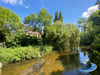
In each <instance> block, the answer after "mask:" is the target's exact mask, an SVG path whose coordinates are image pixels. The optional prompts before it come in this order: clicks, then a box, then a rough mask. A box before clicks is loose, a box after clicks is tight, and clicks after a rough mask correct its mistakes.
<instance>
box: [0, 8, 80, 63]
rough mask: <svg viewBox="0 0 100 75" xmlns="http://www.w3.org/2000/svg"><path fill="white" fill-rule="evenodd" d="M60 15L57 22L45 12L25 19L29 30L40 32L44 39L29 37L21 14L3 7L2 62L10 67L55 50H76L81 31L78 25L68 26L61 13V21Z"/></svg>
mask: <svg viewBox="0 0 100 75" xmlns="http://www.w3.org/2000/svg"><path fill="white" fill-rule="evenodd" d="M56 14H57V12H56V13H55V21H54V20H53V16H52V15H51V14H49V12H48V11H47V9H45V8H43V9H41V10H40V11H39V13H36V14H35V13H31V14H30V15H28V16H26V17H25V20H24V24H26V25H28V26H27V27H26V29H27V30H28V31H33V32H34V31H38V32H39V33H40V35H41V37H37V36H30V35H27V34H26V32H25V30H24V28H23V25H22V23H21V21H20V18H19V16H18V15H17V14H15V13H13V12H11V11H10V10H9V9H4V8H3V7H0V17H1V19H0V46H1V47H0V62H2V63H3V64H7V63H11V62H17V61H22V60H24V59H31V58H37V57H40V55H41V54H42V53H44V52H48V51H52V49H54V50H58V51H63V50H65V49H70V50H72V49H76V48H77V47H78V46H79V43H80V31H79V29H78V28H77V27H76V25H74V24H71V23H67V24H64V23H63V16H62V12H61V11H60V13H59V17H58V15H56ZM56 17H57V19H56ZM52 22H54V23H53V24H52Z"/></svg>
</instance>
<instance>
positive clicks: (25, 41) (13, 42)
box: [5, 33, 42, 48]
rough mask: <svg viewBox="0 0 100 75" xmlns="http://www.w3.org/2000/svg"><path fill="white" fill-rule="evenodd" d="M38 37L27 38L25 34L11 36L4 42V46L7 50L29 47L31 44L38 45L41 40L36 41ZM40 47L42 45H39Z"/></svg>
mask: <svg viewBox="0 0 100 75" xmlns="http://www.w3.org/2000/svg"><path fill="white" fill-rule="evenodd" d="M38 39H39V38H38V37H35V36H29V35H26V34H24V33H23V34H12V36H11V37H10V39H9V40H7V41H6V42H5V45H6V46H7V48H9V47H18V46H29V45H32V44H35V45H38V44H40V42H42V41H41V40H40V41H38ZM41 45H42V44H41Z"/></svg>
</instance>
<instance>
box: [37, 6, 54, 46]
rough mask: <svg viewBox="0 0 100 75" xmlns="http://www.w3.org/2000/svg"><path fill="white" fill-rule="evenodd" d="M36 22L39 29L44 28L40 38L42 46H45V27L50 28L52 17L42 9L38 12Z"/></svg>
mask: <svg viewBox="0 0 100 75" xmlns="http://www.w3.org/2000/svg"><path fill="white" fill-rule="evenodd" d="M38 22H39V27H40V28H44V29H43V31H44V34H43V35H42V38H43V44H44V45H45V43H46V26H50V25H51V22H52V15H51V14H49V12H48V11H47V9H45V8H43V9H42V10H40V11H39V14H38ZM41 30H42V29H41Z"/></svg>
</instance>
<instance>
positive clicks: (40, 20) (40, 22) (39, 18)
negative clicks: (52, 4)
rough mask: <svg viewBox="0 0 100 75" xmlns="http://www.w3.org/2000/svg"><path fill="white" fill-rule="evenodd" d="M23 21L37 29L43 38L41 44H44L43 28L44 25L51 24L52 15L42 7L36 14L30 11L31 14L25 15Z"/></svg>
mask: <svg viewBox="0 0 100 75" xmlns="http://www.w3.org/2000/svg"><path fill="white" fill-rule="evenodd" d="M24 23H25V24H28V25H30V26H33V27H34V28H36V29H37V30H38V31H39V33H40V34H41V36H42V38H43V44H44V45H45V42H46V38H45V37H46V30H45V29H46V26H48V25H51V23H52V15H51V14H49V12H48V10H47V9H45V8H43V9H41V10H40V11H39V13H37V14H35V13H31V15H28V16H26V17H25V20H24ZM41 32H43V33H44V34H42V33H41Z"/></svg>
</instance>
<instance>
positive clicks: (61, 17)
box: [59, 11, 63, 22]
mask: <svg viewBox="0 0 100 75" xmlns="http://www.w3.org/2000/svg"><path fill="white" fill-rule="evenodd" d="M59 20H60V21H62V22H63V16H62V12H61V11H60V13H59Z"/></svg>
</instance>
